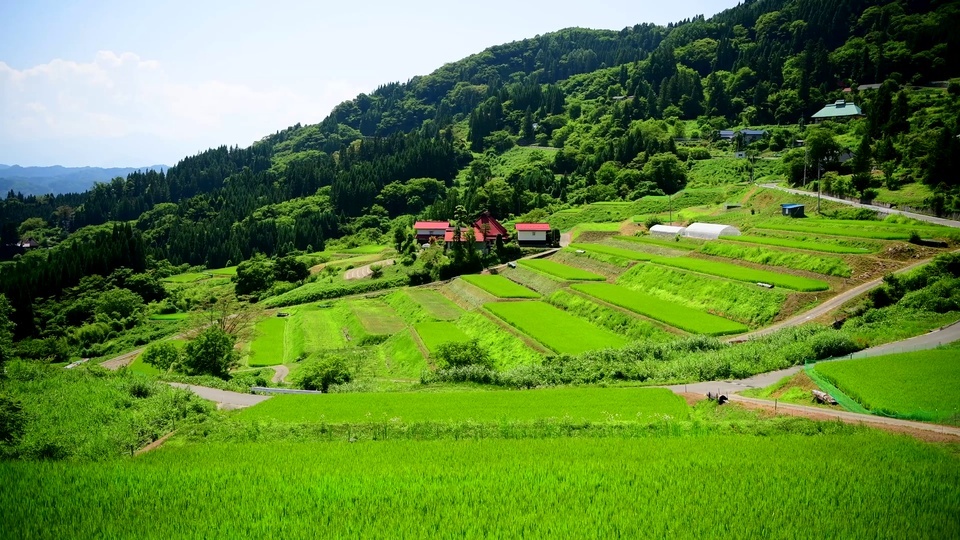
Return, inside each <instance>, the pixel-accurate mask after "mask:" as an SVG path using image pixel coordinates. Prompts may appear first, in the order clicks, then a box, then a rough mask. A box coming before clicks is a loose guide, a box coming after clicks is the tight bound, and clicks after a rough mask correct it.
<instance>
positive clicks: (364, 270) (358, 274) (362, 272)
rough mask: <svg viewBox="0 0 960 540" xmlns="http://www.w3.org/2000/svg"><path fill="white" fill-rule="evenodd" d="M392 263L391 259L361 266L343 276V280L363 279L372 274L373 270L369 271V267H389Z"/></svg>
mask: <svg viewBox="0 0 960 540" xmlns="http://www.w3.org/2000/svg"><path fill="white" fill-rule="evenodd" d="M393 262H394V261H393V259H386V260H383V261H377V262H374V263H370V264H365V265H363V266H358V267H356V268H351V269H350V270H347V271H346V273H344V274H343V279H363V278H365V277H368V276H370V274H373V270H371V269H370V267H371V266H373V265H375V264H376V265H380V266H390V265H391V264H393Z"/></svg>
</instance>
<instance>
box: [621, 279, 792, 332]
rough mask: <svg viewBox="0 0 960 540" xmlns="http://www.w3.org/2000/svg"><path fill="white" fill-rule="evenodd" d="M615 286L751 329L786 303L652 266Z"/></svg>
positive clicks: (774, 294)
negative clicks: (739, 323)
mask: <svg viewBox="0 0 960 540" xmlns="http://www.w3.org/2000/svg"><path fill="white" fill-rule="evenodd" d="M617 284H619V285H623V286H625V287H627V288H629V289H633V290H636V291H640V292H642V293H646V294H648V295H651V296H656V297H657V298H661V299H663V300H668V301H671V302H675V303H678V304H683V305H685V306H687V307H691V308H694V309H698V310H700V311H709V312H710V313H713V314H715V315H719V316H721V317H724V318H727V319H733V320H737V321H740V322H742V323H746V324H749V325H751V326H763V325H765V324H769V323H770V322H771V321H773V319H774V318H775V317H776V316H777V314H778V313H780V310H781V309H782V308H783V305H784V302H786V300H787V294H786V293H785V292H783V291H782V290H777V289H773V290H770V289H762V288H760V287H757V286H756V285H747V284H741V283H736V282H734V283H731V282H729V281H726V280H722V279H717V278H712V277H709V276H702V275H699V274H693V273H690V272H685V271H683V270H675V269H673V268H667V267H665V266H659V265H655V264H643V265H637V266H635V267H633V268H632V269H630V271H629V272H626V273H625V274H623V275H622V276H620V278H619V279H617Z"/></svg>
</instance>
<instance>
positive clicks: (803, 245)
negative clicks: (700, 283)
mask: <svg viewBox="0 0 960 540" xmlns="http://www.w3.org/2000/svg"><path fill="white" fill-rule="evenodd" d="M721 241H724V242H747V243H750V244H762V245H765V246H779V247H787V248H793V249H803V250H806V251H821V252H823V253H839V254H851V255H862V254H864V253H872V251H871V250H869V249H866V248H860V247H853V246H844V245H840V244H828V243H824V242H810V241H806V240H791V239H789V238H778V237H775V236H738V237H736V239H735V240H732V239H723V238H721Z"/></svg>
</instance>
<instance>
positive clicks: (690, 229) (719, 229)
mask: <svg viewBox="0 0 960 540" xmlns="http://www.w3.org/2000/svg"><path fill="white" fill-rule="evenodd" d="M683 235H684V236H686V237H688V238H699V239H701V240H716V239H717V238H720V237H721V236H740V229H737V228H736V227H734V226H732V225H722V224H720V223H692V224H690V225H689V226H687V229H686V230H685V231H684V232H683Z"/></svg>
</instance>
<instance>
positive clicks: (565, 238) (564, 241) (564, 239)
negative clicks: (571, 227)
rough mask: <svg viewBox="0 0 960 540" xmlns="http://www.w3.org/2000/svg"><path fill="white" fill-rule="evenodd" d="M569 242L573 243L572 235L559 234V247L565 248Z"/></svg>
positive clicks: (566, 233)
mask: <svg viewBox="0 0 960 540" xmlns="http://www.w3.org/2000/svg"><path fill="white" fill-rule="evenodd" d="M571 242H573V233H568V232H565V233H560V247H562V248H564V247H567V246H569V245H570V243H571Z"/></svg>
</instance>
